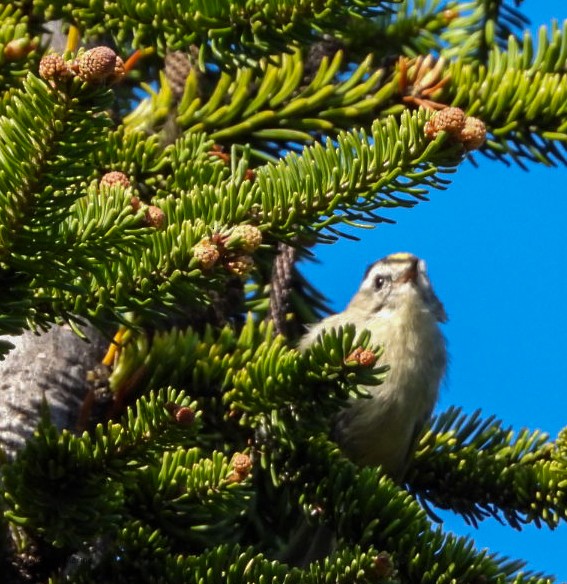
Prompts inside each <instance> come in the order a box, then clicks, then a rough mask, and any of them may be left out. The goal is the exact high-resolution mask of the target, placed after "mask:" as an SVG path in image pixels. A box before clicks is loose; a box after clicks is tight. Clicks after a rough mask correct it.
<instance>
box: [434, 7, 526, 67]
mask: <svg viewBox="0 0 567 584" xmlns="http://www.w3.org/2000/svg"><path fill="white" fill-rule="evenodd" d="M458 11H459V15H458V17H457V18H455V19H454V20H452V21H451V22H450V24H449V26H448V27H447V30H446V32H445V33H444V34H442V35H441V36H442V39H443V41H444V42H445V43H447V45H446V46H447V48H446V50H445V51H444V54H445V56H446V57H449V58H457V59H459V60H464V61H473V60H476V61H479V62H480V63H485V62H486V61H487V59H488V57H489V54H490V52H491V50H492V49H493V48H495V47H501V48H504V47H505V46H506V44H507V43H508V41H509V39H517V38H518V37H519V34H520V32H521V31H522V30H523V29H524V28H525V26H526V25H528V24H529V20H528V19H527V18H526V17H525V16H524V15H523V14H522V13H521V12H520V11H519V10H517V9H516V8H514V7H512V6H511V5H510V4H509V3H508V2H507V0H471V1H469V2H465V3H464V4H461V5H459V7H458Z"/></svg>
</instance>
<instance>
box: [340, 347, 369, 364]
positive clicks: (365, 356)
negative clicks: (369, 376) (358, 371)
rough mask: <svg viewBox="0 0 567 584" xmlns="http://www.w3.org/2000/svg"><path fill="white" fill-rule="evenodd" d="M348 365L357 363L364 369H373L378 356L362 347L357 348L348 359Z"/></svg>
mask: <svg viewBox="0 0 567 584" xmlns="http://www.w3.org/2000/svg"><path fill="white" fill-rule="evenodd" d="M345 361H346V362H347V363H348V362H350V361H355V362H356V363H358V364H359V365H362V367H373V366H374V364H375V363H376V355H375V354H374V353H373V352H372V351H369V350H368V349H363V348H362V347H357V348H356V349H355V350H354V351H353V352H352V353H351V354H350V355H349V356H348V357H347V358H346V359H345Z"/></svg>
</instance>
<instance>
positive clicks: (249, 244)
mask: <svg viewBox="0 0 567 584" xmlns="http://www.w3.org/2000/svg"><path fill="white" fill-rule="evenodd" d="M229 240H238V241H239V244H240V245H239V247H240V249H241V250H242V251H244V252H246V253H252V252H253V251H255V250H256V249H258V247H259V246H260V244H261V243H262V232H261V231H260V230H259V229H258V228H257V227H254V225H237V226H236V227H235V228H234V229H233V230H232V233H231V234H230V238H229Z"/></svg>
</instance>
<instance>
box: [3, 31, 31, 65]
mask: <svg viewBox="0 0 567 584" xmlns="http://www.w3.org/2000/svg"><path fill="white" fill-rule="evenodd" d="M33 49H35V43H33V42H32V41H31V40H30V39H29V38H26V37H24V38H20V39H13V40H11V41H10V42H9V43H7V44H6V46H5V47H4V58H5V59H6V61H19V60H20V59H23V58H24V57H25V56H26V55H27V54H28V53H30V52H31V51H33Z"/></svg>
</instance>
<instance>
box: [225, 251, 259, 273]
mask: <svg viewBox="0 0 567 584" xmlns="http://www.w3.org/2000/svg"><path fill="white" fill-rule="evenodd" d="M225 267H226V269H227V270H228V271H229V272H230V273H231V274H234V275H235V276H239V277H241V278H243V277H245V276H248V274H249V273H250V272H251V271H252V268H253V267H254V260H253V259H252V258H251V257H250V256H249V255H241V256H234V257H233V258H230V259H229V260H228V261H227V262H226V263H225Z"/></svg>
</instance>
